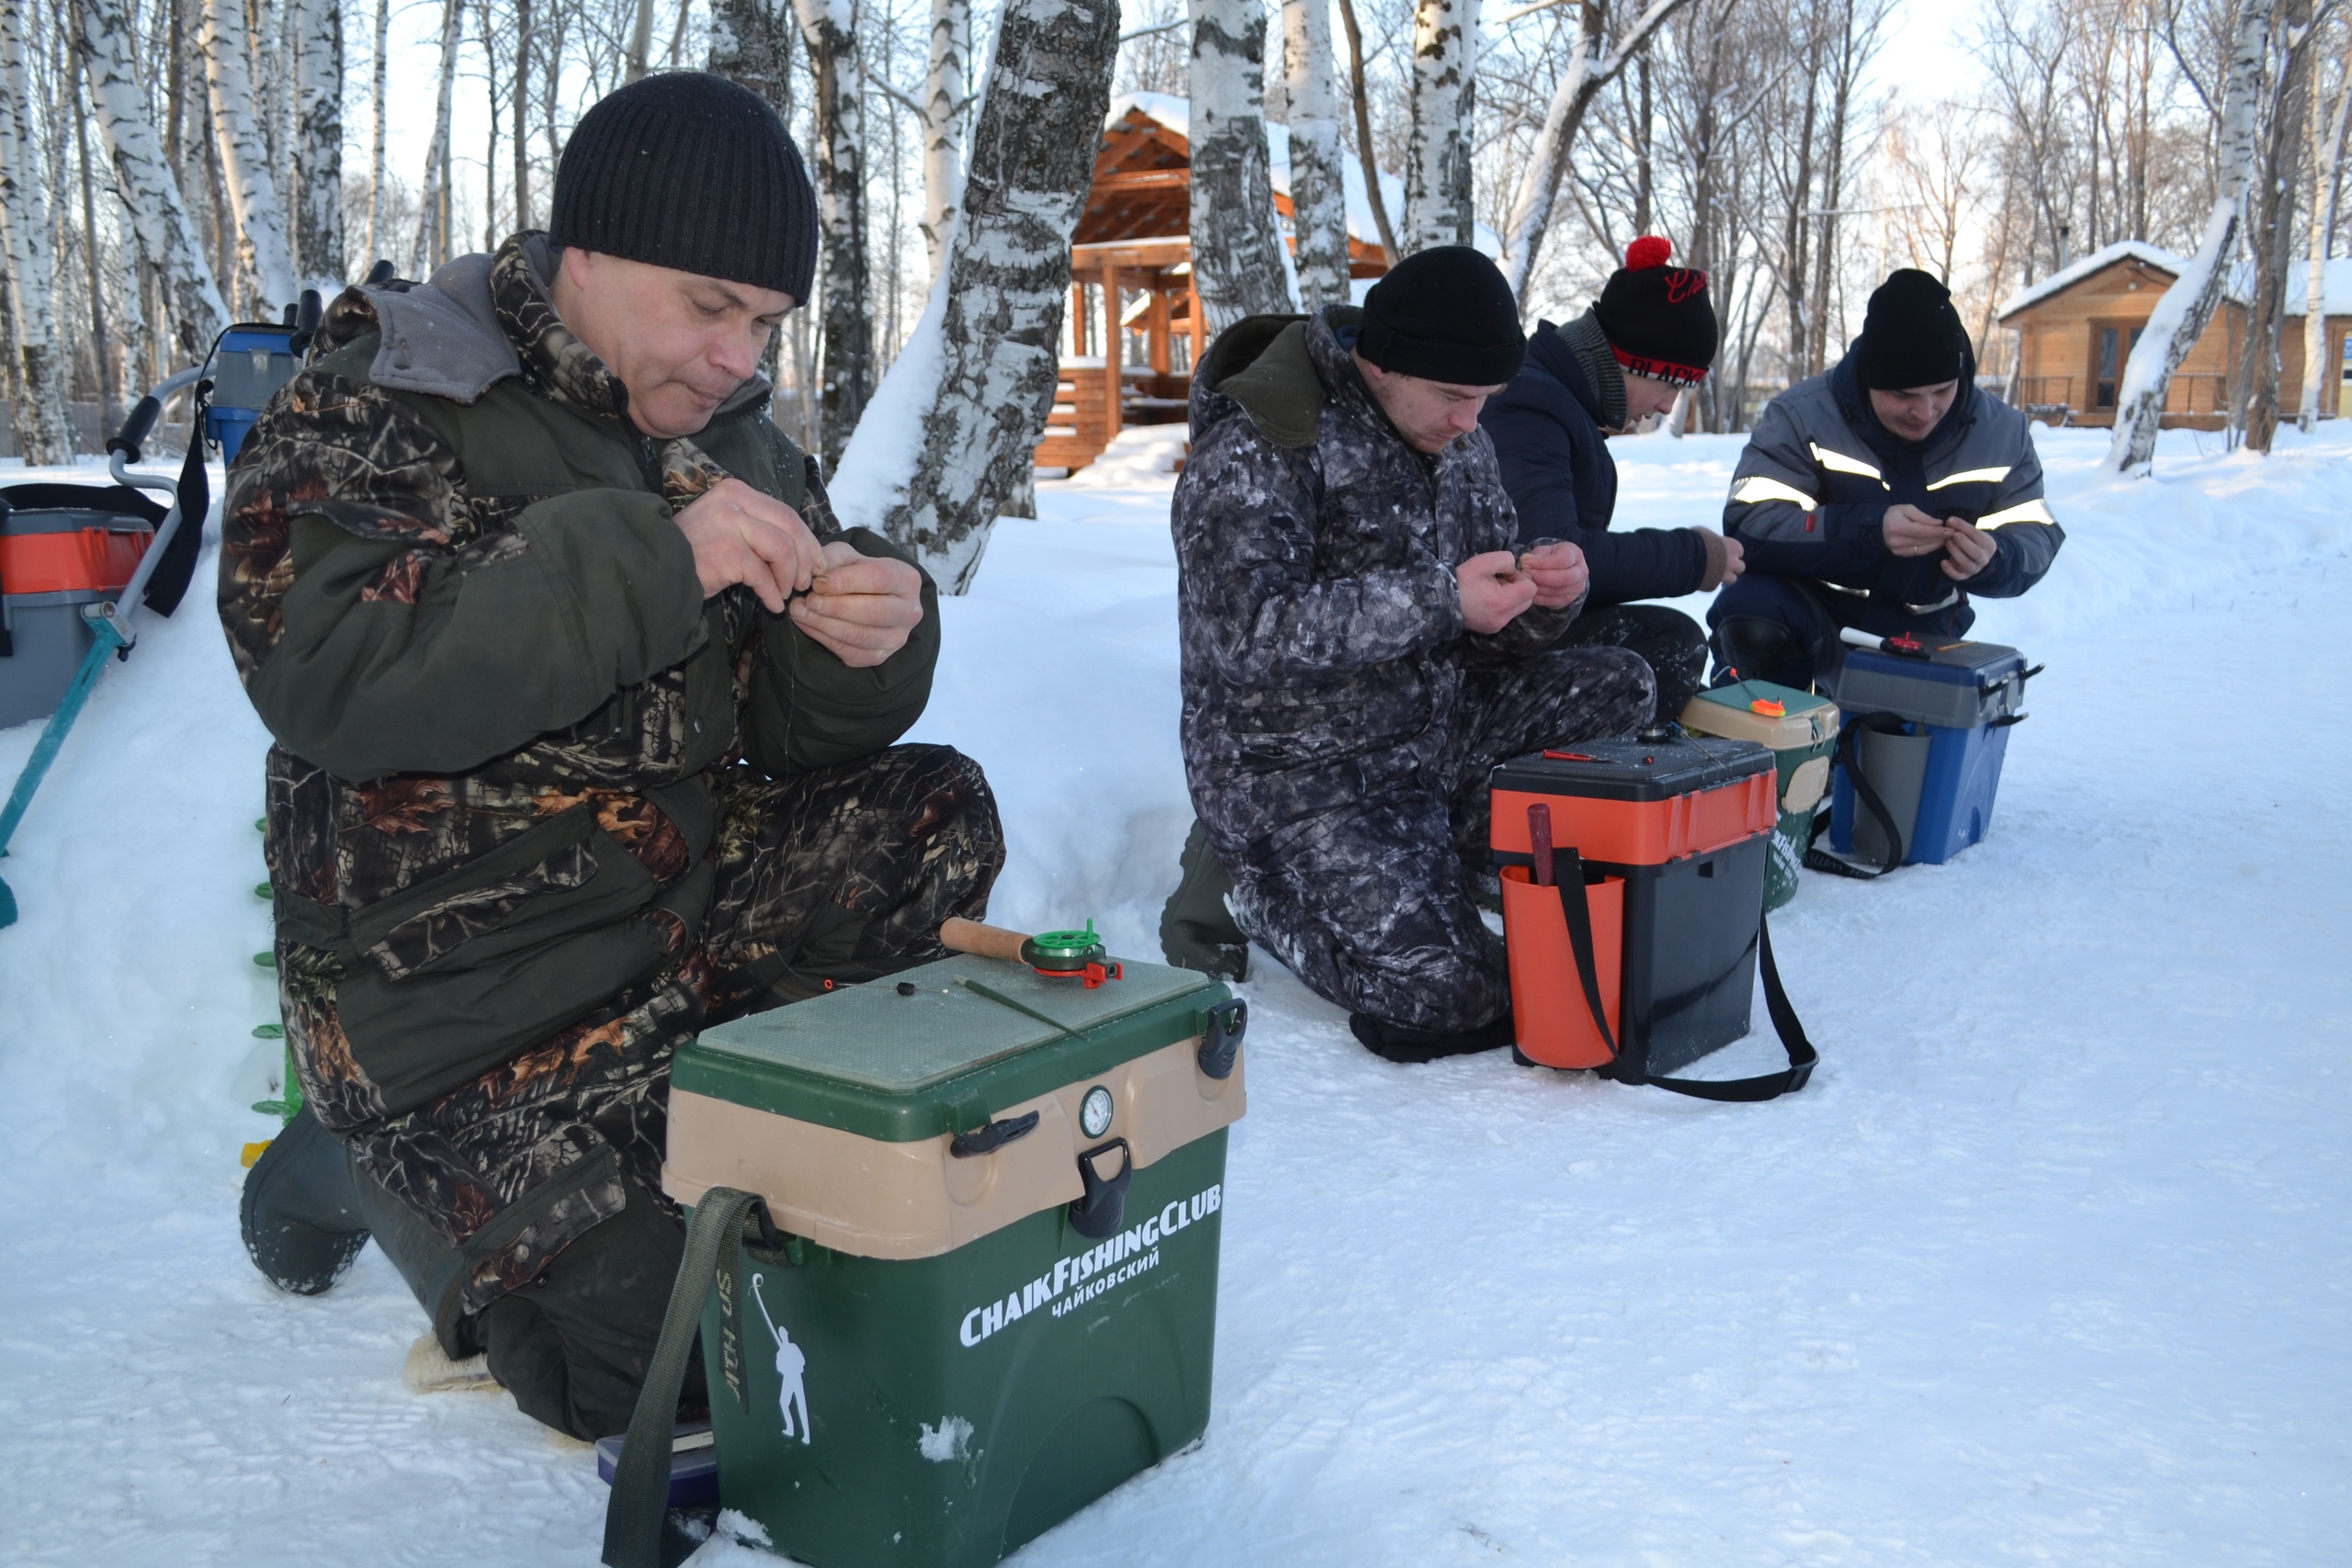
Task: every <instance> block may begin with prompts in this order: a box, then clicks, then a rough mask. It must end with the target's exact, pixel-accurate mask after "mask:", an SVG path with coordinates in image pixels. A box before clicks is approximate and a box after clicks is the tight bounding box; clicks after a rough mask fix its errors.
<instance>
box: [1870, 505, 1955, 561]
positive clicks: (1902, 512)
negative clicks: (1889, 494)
mask: <svg viewBox="0 0 2352 1568" xmlns="http://www.w3.org/2000/svg"><path fill="white" fill-rule="evenodd" d="M1879 532H1880V534H1881V535H1882V536H1883V537H1884V538H1885V540H1886V547H1887V548H1888V549H1890V550H1892V551H1894V553H1895V554H1896V555H1898V556H1931V555H1934V554H1935V553H1936V552H1937V551H1938V550H1940V549H1942V548H1943V547H1944V543H1945V538H1946V534H1947V530H1946V529H1945V527H1944V520H1943V519H1942V518H1940V517H1930V516H1928V514H1927V513H1924V512H1922V511H1920V510H1919V509H1918V508H1917V507H1916V506H1907V505H1897V506H1890V507H1888V508H1887V509H1886V520H1885V521H1884V522H1883V523H1882V524H1880V525H1879Z"/></svg>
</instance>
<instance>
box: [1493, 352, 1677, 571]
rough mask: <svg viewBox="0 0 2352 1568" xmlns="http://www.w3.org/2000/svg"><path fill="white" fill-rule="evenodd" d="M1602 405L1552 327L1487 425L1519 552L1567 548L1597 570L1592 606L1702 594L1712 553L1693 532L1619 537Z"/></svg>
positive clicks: (1649, 531) (1632, 532)
mask: <svg viewBox="0 0 2352 1568" xmlns="http://www.w3.org/2000/svg"><path fill="white" fill-rule="evenodd" d="M1599 410H1600V395H1599V394H1598V393H1597V392H1596V391H1595V390H1594V389H1593V386H1592V382H1591V380H1590V378H1588V377H1587V376H1586V375H1585V372H1584V367H1582V366H1581V365H1578V364H1577V360H1576V355H1574V354H1573V353H1571V352H1570V350H1569V348H1568V345H1567V344H1566V342H1565V341H1563V340H1562V338H1561V336H1560V332H1559V329H1558V328H1557V327H1555V326H1554V325H1553V324H1552V323H1551V322H1549V321H1544V322H1542V323H1540V324H1539V325H1538V326H1537V327H1536V329H1535V333H1534V335H1533V336H1532V337H1531V338H1529V339H1528V342H1527V362H1526V364H1525V365H1524V366H1522V367H1521V369H1520V372H1519V374H1518V375H1517V376H1515V377H1513V378H1511V382H1510V386H1508V387H1506V388H1504V389H1503V391H1502V394H1501V395H1500V396H1499V397H1495V398H1489V399H1488V400H1487V407H1486V410H1485V412H1482V413H1480V414H1479V416H1478V423H1480V424H1481V425H1484V426H1485V427H1486V431H1487V435H1488V436H1489V437H1490V438H1491V439H1492V440H1493V441H1494V444H1495V458H1496V461H1497V462H1498V464H1500V466H1501V468H1502V475H1503V488H1504V489H1505V490H1508V491H1510V500H1511V504H1512V505H1513V506H1515V507H1517V508H1518V509H1519V543H1520V547H1521V548H1522V549H1524V548H1525V547H1527V546H1529V545H1531V544H1532V543H1534V542H1535V541H1536V540H1537V539H1543V538H1552V539H1566V540H1568V541H1570V542H1571V543H1573V544H1575V545H1577V547H1579V548H1581V549H1582V550H1583V551H1584V558H1585V560H1586V561H1587V563H1589V565H1590V566H1591V568H1592V595H1591V597H1590V599H1589V600H1588V601H1587V604H1588V607H1592V608H1597V607H1599V606H1600V605H1604V604H1629V603H1631V602H1632V601H1634V600H1636V599H1670V598H1674V597H1676V596H1678V595H1680V594H1684V593H1693V592H1697V591H1698V589H1699V586H1700V584H1701V583H1702V581H1705V578H1706V575H1707V547H1706V545H1705V543H1704V542H1703V541H1702V540H1701V538H1700V536H1698V534H1696V533H1695V532H1693V531H1692V530H1691V529H1689V528H1633V529H1628V530H1626V531H1625V532H1623V533H1611V532H1610V528H1609V520H1610V517H1611V514H1613V513H1615V512H1616V510H1617V462H1616V459H1615V458H1613V457H1611V456H1610V455H1609V438H1608V437H1607V436H1606V435H1605V434H1602V432H1601V428H1600V419H1599Z"/></svg>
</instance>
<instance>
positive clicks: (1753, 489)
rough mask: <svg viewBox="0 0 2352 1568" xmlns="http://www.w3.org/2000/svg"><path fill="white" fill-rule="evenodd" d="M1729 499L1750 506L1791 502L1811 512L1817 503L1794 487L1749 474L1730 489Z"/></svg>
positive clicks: (1761, 475)
mask: <svg viewBox="0 0 2352 1568" xmlns="http://www.w3.org/2000/svg"><path fill="white" fill-rule="evenodd" d="M1731 498H1732V500H1733V501H1734V502H1737V503H1739V504H1740V505H1743V506H1746V505H1752V504H1753V503H1755V502H1759V501H1793V502H1796V503H1797V504H1798V505H1799V506H1802V507H1804V509H1805V510H1806V511H1807V512H1811V511H1812V510H1813V509H1814V507H1815V505H1817V504H1818V503H1817V502H1815V500H1814V499H1813V497H1811V496H1809V495H1807V494H1805V492H1804V491H1801V490H1799V489H1797V488H1796V486H1794V485H1784V484H1782V483H1781V481H1780V480H1778V479H1770V478H1768V477H1767V476H1765V475H1763V474H1750V475H1748V476H1747V478H1746V479H1742V480H1740V481H1739V482H1738V483H1737V484H1736V485H1734V486H1732V487H1731Z"/></svg>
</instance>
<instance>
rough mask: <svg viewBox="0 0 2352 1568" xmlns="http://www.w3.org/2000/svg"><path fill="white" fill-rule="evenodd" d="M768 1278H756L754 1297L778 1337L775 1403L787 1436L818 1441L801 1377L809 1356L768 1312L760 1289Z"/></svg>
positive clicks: (765, 1299)
mask: <svg viewBox="0 0 2352 1568" xmlns="http://www.w3.org/2000/svg"><path fill="white" fill-rule="evenodd" d="M765 1278H766V1277H765V1276H764V1275H760V1274H754V1275H752V1296H753V1297H754V1298H756V1299H757V1300H758V1302H759V1303H760V1316H762V1317H763V1318H765V1319H766V1320H767V1325H768V1332H769V1333H770V1334H772V1335H774V1336H775V1381H776V1391H775V1403H776V1408H777V1410H778V1411H779V1412H780V1413H781V1414H782V1416H784V1435H785V1436H786V1437H787V1438H799V1439H800V1440H801V1441H802V1442H804V1443H806V1442H811V1441H814V1440H815V1435H814V1434H813V1433H812V1432H811V1431H810V1430H809V1387H808V1384H807V1383H806V1382H804V1381H803V1379H802V1377H801V1374H802V1373H803V1372H804V1371H807V1370H808V1367H809V1355H808V1352H807V1351H805V1350H803V1349H801V1348H800V1347H799V1346H797V1345H795V1344H794V1343H793V1342H792V1336H791V1335H789V1334H786V1332H785V1331H784V1330H783V1329H781V1328H778V1327H777V1326H776V1324H775V1317H774V1316H772V1315H771V1314H769V1312H768V1299H767V1297H766V1296H765V1295H763V1294H762V1292H761V1291H760V1286H761V1285H762V1284H763V1282H764V1281H765Z"/></svg>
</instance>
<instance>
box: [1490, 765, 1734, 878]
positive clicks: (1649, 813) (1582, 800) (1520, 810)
mask: <svg viewBox="0 0 2352 1568" xmlns="http://www.w3.org/2000/svg"><path fill="white" fill-rule="evenodd" d="M1777 777H1778V775H1777V774H1775V773H1774V772H1773V771H1772V770H1771V769H1770V768H1767V769H1765V770H1764V771H1763V772H1762V773H1751V774H1749V775H1748V776H1747V777H1746V778H1744V779H1740V780H1737V781H1736V782H1734V783H1732V784H1723V785H1720V786H1718V787H1716V788H1714V789H1702V790H1696V791H1693V792H1692V793H1691V794H1689V795H1669V796H1668V797H1667V798H1666V799H1664V800H1600V799H1596V798H1594V797H1593V796H1591V795H1551V794H1544V795H1537V794H1533V793H1531V792H1529V791H1526V790H1516V789H1498V790H1497V791H1495V794H1494V806H1493V808H1492V811H1491V814H1490V818H1489V820H1490V821H1491V823H1492V825H1493V828H1492V832H1493V836H1492V838H1491V840H1489V841H1490V842H1491V843H1492V844H1493V845H1494V847H1495V848H1496V850H1498V851H1499V852H1502V853H1505V854H1521V855H1523V854H1529V853H1532V852H1533V849H1534V846H1533V845H1532V843H1531V842H1530V841H1529V840H1528V836H1527V808H1528V807H1531V806H1532V805H1534V804H1536V803H1537V802H1538V801H1541V802H1543V803H1544V805H1546V806H1548V807H1551V808H1552V838H1553V841H1554V842H1555V843H1557V844H1558V845H1560V847H1561V848H1563V849H1574V850H1575V851H1576V852H1577V853H1578V854H1580V855H1582V856H1584V858H1585V859H1587V860H1589V861H1605V862H1607V863H1610V864H1611V865H1664V864H1665V863H1667V862H1668V861H1678V860H1684V859H1687V858H1688V857H1690V856H1691V855H1701V854H1709V853H1712V852H1714V851H1716V850H1720V849H1722V848H1723V847H1724V846H1725V845H1726V844H1736V843H1738V842H1739V841H1740V840H1743V839H1752V838H1754V837H1755V836H1756V835H1757V834H1758V833H1769V832H1770V831H1771V830H1772V827H1773V824H1774V823H1776V822H1778V821H1779V820H1780V807H1779V804H1778V802H1777V801H1775V800H1774V798H1773V795H1772V791H1773V786H1774V784H1775V781H1776V779H1777Z"/></svg>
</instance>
